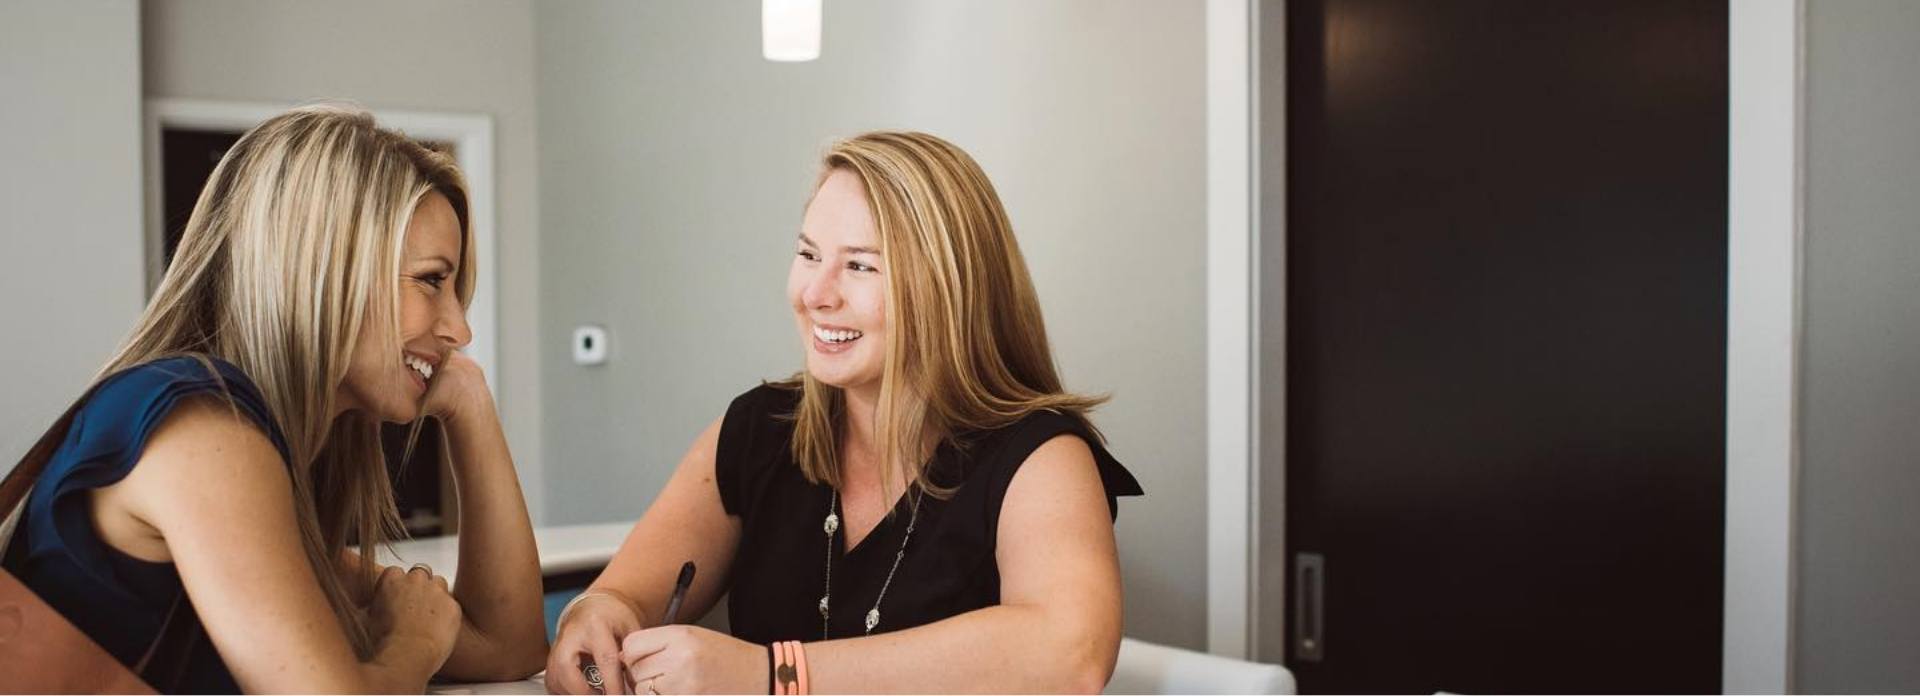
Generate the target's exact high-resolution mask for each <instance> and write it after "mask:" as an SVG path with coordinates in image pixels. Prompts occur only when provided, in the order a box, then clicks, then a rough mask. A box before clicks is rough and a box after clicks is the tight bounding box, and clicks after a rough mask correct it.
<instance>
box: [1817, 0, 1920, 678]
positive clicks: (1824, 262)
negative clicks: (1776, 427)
mask: <svg viewBox="0 0 1920 696" xmlns="http://www.w3.org/2000/svg"><path fill="white" fill-rule="evenodd" d="M1806 32H1807V33H1806V50H1807V54H1806V61H1807V64H1806V90H1807V91H1806V100H1807V102H1806V108H1807V111H1806V150H1805V156H1806V223H1805V224H1806V227H1805V230H1806V247H1805V277H1804V284H1803V286H1802V289H1803V293H1804V294H1803V308H1804V325H1803V328H1804V330H1805V334H1804V343H1803V344H1802V350H1803V353H1802V356H1803V358H1802V366H1801V369H1802V380H1803V381H1802V386H1801V389H1802V391H1801V404H1800V405H1801V415H1800V427H1801V436H1802V441H1801V447H1802V449H1801V459H1800V484H1799V513H1798V517H1797V519H1796V527H1797V529H1796V533H1797V545H1798V559H1797V564H1798V566H1799V573H1798V578H1797V581H1798V586H1799V590H1798V605H1797V607H1796V610H1795V617H1794V618H1795V622H1796V627H1795V636H1794V643H1795V646H1796V647H1795V652H1796V655H1795V660H1794V665H1793V667H1794V671H1795V676H1794V681H1795V683H1794V685H1793V688H1794V690H1795V691H1801V692H1813V693H1823V692H1862V691H1872V692H1912V691H1914V690H1916V689H1920V541H1916V539H1920V505H1916V501H1920V90H1915V89H1914V84H1915V83H1914V79H1915V78H1914V76H1915V75H1920V40H1916V37H1920V3H1914V2H1909V1H1907V0H1875V1H1871V2H1868V1H1855V2H1833V1H1823V2H1810V3H1807V27H1806Z"/></svg>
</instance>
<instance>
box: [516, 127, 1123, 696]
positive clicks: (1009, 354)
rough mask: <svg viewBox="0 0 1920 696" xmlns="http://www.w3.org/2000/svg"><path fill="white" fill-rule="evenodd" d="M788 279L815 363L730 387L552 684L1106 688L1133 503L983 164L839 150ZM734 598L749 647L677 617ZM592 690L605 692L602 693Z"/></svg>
mask: <svg viewBox="0 0 1920 696" xmlns="http://www.w3.org/2000/svg"><path fill="white" fill-rule="evenodd" d="M823 165H824V166H823V174H822V176H821V179H820V182H819V185H818V187H817V188H816V190H815V192H814V194H813V198H812V200H811V201H810V202H809V204H808V205H807V208H806V213H805V216H804V218H803V219H802V221H801V224H800V230H799V235H798V237H797V239H796V240H795V242H794V243H795V245H796V246H795V248H794V249H793V253H794V257H793V262H792V266H791V267H790V269H789V272H788V279H787V301H788V304H789V307H790V308H791V311H792V317H793V322H794V324H793V329H794V332H795V338H796V339H798V343H799V345H798V348H800V350H801V352H802V353H803V355H804V362H805V369H804V370H803V371H802V372H801V373H800V374H799V375H796V376H795V377H794V378H793V379H791V380H788V381H786V382H781V383H776V384H768V385H762V386H760V387H757V388H754V389H752V390H749V391H747V392H746V393H745V394H742V395H740V396H739V397H738V398H736V399H735V400H734V401H733V403H732V405H731V406H730V407H729V408H728V409H727V412H726V413H725V415H723V416H721V417H720V418H719V419H717V420H715V421H714V422H713V424H712V425H710V426H708V427H707V429H706V430H705V432H702V433H701V434H700V435H699V436H698V437H697V438H695V439H694V442H693V446H692V448H691V449H690V450H689V451H688V452H687V454H686V457H685V458H684V459H682V460H681V462H680V465H679V469H678V470H677V471H676V472H675V473H674V475H673V476H672V478H671V479H670V480H669V481H668V483H667V486H666V489H665V490H663V491H661V492H660V494H659V497H658V498H656V499H655V500H654V502H653V504H652V506H651V507H649V508H648V509H647V511H646V514H645V515H644V516H643V517H642V518H641V520H640V522H639V523H638V524H637V525H635V526H634V528H633V531H632V532H631V534H629V535H628V537H627V541H626V543H625V544H624V545H623V546H622V547H621V549H620V550H619V552H618V553H617V554H616V555H615V557H614V559H613V561H612V563H611V564H610V565H609V566H608V568H607V570H606V571H605V572H604V573H603V574H602V575H601V576H600V578H599V579H597V580H596V581H595V582H594V583H593V586H592V588H591V589H589V590H588V591H587V592H586V593H584V594H582V595H581V596H580V598H579V599H577V600H575V602H574V603H572V604H571V605H569V607H568V609H567V610H566V611H564V612H562V616H561V618H560V626H559V635H558V638H557V639H556V640H555V647H554V651H553V654H552V655H551V656H550V657H549V658H548V661H547V678H546V684H547V688H548V689H549V690H550V691H553V692H555V693H590V692H591V691H592V690H593V688H594V686H593V684H592V682H593V681H596V680H597V681H599V682H600V683H601V685H602V687H603V688H604V689H606V690H607V692H609V693H624V692H626V691H627V690H628V689H633V690H636V691H637V692H639V693H649V694H655V693H769V692H772V693H782V694H784V693H808V692H820V693H843V692H862V691H877V692H936V693H939V692H946V693H957V692H973V691H987V692H1011V693H1032V692H1054V691H1077V692H1083V693H1092V692H1098V691H1100V690H1101V688H1103V687H1104V686H1105V684H1106V681H1107V678H1108V676H1109V675H1110V674H1111V672H1112V669H1113V663H1114V658H1115V654H1116V652H1117V650H1118V646H1119V641H1120V632H1121V615H1120V614H1121V612H1120V608H1121V593H1120V568H1119V562H1118V560H1117V558H1116V554H1115V545H1114V535H1113V515H1114V514H1115V511H1116V505H1115V498H1116V497H1117V496H1125V495H1138V494H1139V493H1140V488H1139V485H1138V484H1137V483H1136V482H1135V481H1134V479H1133V477H1132V476H1131V475H1129V474H1128V473H1127V471H1126V469H1125V468H1124V467H1122V466H1121V465H1120V464H1119V462H1117V461H1115V460H1114V458H1113V457H1112V456H1111V455H1110V454H1108V452H1107V450H1106V448H1105V447H1104V445H1103V442H1102V439H1101V437H1100V434H1099V433H1098V432H1097V431H1096V430H1095V429H1094V428H1093V426H1092V425H1091V424H1090V423H1089V422H1088V420H1087V413H1088V411H1089V410H1090V409H1091V408H1093V407H1094V406H1095V405H1097V404H1098V403H1100V401H1101V399H1099V398H1094V397H1088V396H1082V395H1078V394H1074V393H1071V392H1068V391H1066V390H1065V389H1064V388H1063V387H1062V386H1061V383H1060V379H1059V376H1058V375H1057V374H1056V371H1055V369H1054V364H1053V357H1052V354H1051V352H1050V349H1049V347H1048V344H1047V337H1046V330H1045V327H1044V323H1043V322H1042V320H1041V316H1040V306H1039V301H1038V298H1037V297H1036V296H1035V294H1034V289H1033V283H1032V281H1031V280H1030V279H1029V277H1028V275H1027V269H1026V263H1025V261H1024V260H1023V259H1022V258H1021V256H1020V250H1019V246H1018V245H1017V244H1016V243H1015V240H1014V237H1013V230H1012V226H1011V225H1010V224H1009V222H1008V220H1007V217H1006V213H1005V212H1004V211H1003V210H1002V208H1001V205H1000V201H999V198H998V197H997V195H996V194H995V193H994V190H993V186H992V184H991V183H989V182H988V181H987V178H986V175H985V174H984V173H983V172H982V171H981V170H980V167H979V165H977V164H975V163H974V161H973V159H972V158H970V157H968V156H967V154H966V153H964V152H962V151H961V150H960V149H959V148H957V147H955V146H953V145H952V144H950V143H947V142H946V141H943V140H940V139H938V138H935V137H933V136H929V135H926V134H922V133H893V132H882V133H868V134H865V135H861V136H858V137H854V138H851V139H848V140H844V141H841V142H839V143H836V144H835V145H834V146H833V147H832V148H831V149H830V150H829V152H828V154H827V156H826V158H825V162H824V163H823ZM688 560H691V561H693V562H694V563H695V564H696V568H697V572H696V573H695V575H694V579H693V582H692V584H691V586H690V587H689V589H688V591H687V593H686V594H685V597H684V600H683V601H681V602H679V603H678V604H679V607H678V608H679V617H681V618H693V617H699V616H701V615H703V614H705V613H706V612H707V611H708V610H709V609H711V608H712V607H713V606H714V605H715V604H716V603H717V602H718V601H719V598H720V597H721V596H722V595H723V594H724V595H726V596H727V597H728V600H727V601H728V617H727V618H728V622H729V628H730V631H731V635H727V634H721V633H716V632H714V631H710V630H707V629H704V628H699V627H694V626H685V625H662V624H664V623H667V621H668V619H667V614H668V613H670V612H671V611H672V609H670V606H672V605H674V604H676V602H675V601H674V599H673V597H672V591H673V588H674V586H675V584H676V579H677V578H676V574H677V573H678V572H679V570H680V568H681V565H682V563H683V562H684V561H688ZM596 678H597V679H596Z"/></svg>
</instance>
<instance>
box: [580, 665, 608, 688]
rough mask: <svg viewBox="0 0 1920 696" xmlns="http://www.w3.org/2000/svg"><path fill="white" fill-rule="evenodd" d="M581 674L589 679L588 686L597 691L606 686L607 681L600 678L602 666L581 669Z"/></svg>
mask: <svg viewBox="0 0 1920 696" xmlns="http://www.w3.org/2000/svg"><path fill="white" fill-rule="evenodd" d="M580 672H581V674H583V675H585V676H586V677H587V686H591V687H593V688H595V689H598V688H600V687H603V686H606V680H605V679H604V678H602V677H601V676H600V665H593V664H590V665H587V666H585V667H582V668H580Z"/></svg>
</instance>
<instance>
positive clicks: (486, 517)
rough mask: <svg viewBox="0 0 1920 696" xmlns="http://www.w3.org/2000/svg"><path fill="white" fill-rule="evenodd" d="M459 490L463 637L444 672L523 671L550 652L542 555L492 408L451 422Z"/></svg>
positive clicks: (509, 674)
mask: <svg viewBox="0 0 1920 696" xmlns="http://www.w3.org/2000/svg"><path fill="white" fill-rule="evenodd" d="M446 426H447V441H448V444H449V446H450V454H451V459H452V461H453V478H454V487H455V490H456V492H457V494H458V496H459V510H460V521H459V525H460V527H459V528H460V534H459V544H460V551H459V558H460V561H459V563H460V567H459V570H458V572H457V574H456V575H455V581H454V585H453V596H454V599H456V600H458V601H459V602H460V608H461V611H462V612H463V618H462V624H463V625H462V626H461V630H460V636H459V638H458V640H456V642H455V644H454V646H455V647H454V652H453V655H452V656H451V657H449V658H448V660H447V665H446V667H445V668H443V670H442V672H443V673H445V674H448V675H449V676H456V675H457V676H467V677H499V676H505V677H506V678H515V679H517V678H520V677H524V676H526V674H530V673H532V672H534V671H538V670H539V668H540V665H541V664H543V663H544V662H545V657H546V648H547V645H546V627H545V621H544V618H543V616H542V606H541V596H542V595H541V576H540V557H539V552H538V550H537V549H536V548H535V545H534V540H533V530H532V527H531V523H530V522H529V519H528V515H527V506H526V501H525V499H524V497H523V495H522V494H521V491H520V481H519V477H518V476H517V475H516V474H515V472H514V468H513V459H512V455H511V453H509V451H508V450H507V443H506V438H505V436H504V435H503V434H502V433H501V432H500V426H499V420H498V419H497V417H495V416H494V415H493V413H492V412H491V409H487V411H486V412H485V413H478V414H474V415H472V416H470V417H466V418H455V419H452V420H451V421H450V422H448V423H447V424H446Z"/></svg>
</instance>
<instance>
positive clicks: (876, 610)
mask: <svg viewBox="0 0 1920 696" xmlns="http://www.w3.org/2000/svg"><path fill="white" fill-rule="evenodd" d="M924 495H925V491H923V490H920V487H919V486H914V495H913V513H912V514H911V515H909V516H908V517H907V533H906V534H905V535H903V536H901V537H900V550H899V551H895V552H893V567H891V568H888V569H887V579H886V581H885V582H882V583H880V596H878V597H875V598H873V608H872V609H868V610H867V621H866V626H867V632H866V633H865V634H864V635H873V627H875V626H878V625H880V603H881V602H883V601H885V600H886V599H887V588H889V587H892V586H893V574H894V573H895V572H896V571H898V570H900V559H902V558H905V557H906V556H907V541H908V540H910V539H912V538H913V526H914V525H915V524H917V523H919V522H920V499H921V497H923V496H924ZM839 506H840V489H838V488H836V489H833V492H832V494H831V495H829V496H828V497H827V519H826V520H825V521H824V522H822V523H821V525H820V528H821V529H822V530H825V531H826V533H827V582H826V589H825V590H824V591H822V593H821V595H820V640H826V639H827V633H828V629H829V627H830V626H831V622H830V621H829V620H828V617H829V616H831V613H832V609H833V534H834V532H837V531H840V513H839V512H838V509H839ZM869 533H871V532H869Z"/></svg>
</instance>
